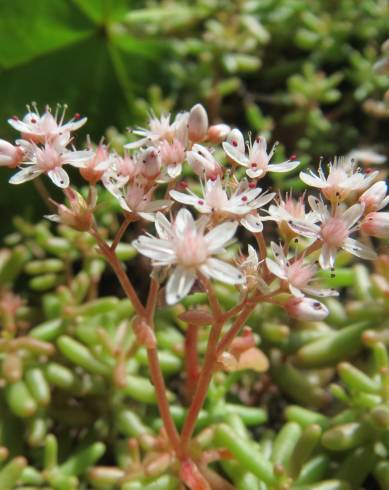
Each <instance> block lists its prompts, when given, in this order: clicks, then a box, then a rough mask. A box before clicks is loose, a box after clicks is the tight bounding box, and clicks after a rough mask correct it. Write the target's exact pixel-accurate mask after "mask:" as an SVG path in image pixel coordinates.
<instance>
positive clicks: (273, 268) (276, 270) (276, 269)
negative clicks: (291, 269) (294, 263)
mask: <svg viewBox="0 0 389 490" xmlns="http://www.w3.org/2000/svg"><path fill="white" fill-rule="evenodd" d="M266 265H267V268H268V269H269V271H270V272H271V273H272V274H274V275H275V276H277V277H279V278H280V279H286V278H287V276H286V274H285V272H284V270H283V269H282V268H281V267H280V266H279V265H278V264H276V263H275V262H274V261H273V260H271V259H269V258H268V257H267V258H266Z"/></svg>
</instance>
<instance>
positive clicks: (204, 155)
mask: <svg viewBox="0 0 389 490" xmlns="http://www.w3.org/2000/svg"><path fill="white" fill-rule="evenodd" d="M186 158H187V160H188V163H189V165H190V166H191V167H192V168H193V171H194V173H195V174H196V175H199V176H200V177H202V176H205V177H206V178H207V179H216V178H217V177H218V176H219V175H221V174H222V173H223V171H222V167H221V165H220V164H219V163H218V162H217V161H216V159H215V157H214V156H213V155H212V153H211V152H210V151H208V150H207V149H206V148H205V147H204V146H202V145H193V148H192V150H191V151H187V152H186Z"/></svg>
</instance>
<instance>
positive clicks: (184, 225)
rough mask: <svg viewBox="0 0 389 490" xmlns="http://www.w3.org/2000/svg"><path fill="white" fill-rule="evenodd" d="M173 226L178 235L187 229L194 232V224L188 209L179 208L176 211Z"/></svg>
mask: <svg viewBox="0 0 389 490" xmlns="http://www.w3.org/2000/svg"><path fill="white" fill-rule="evenodd" d="M174 227H175V230H176V233H177V234H179V235H181V234H183V233H185V231H187V230H192V231H194V232H195V231H196V225H195V222H194V219H193V216H192V215H191V213H190V211H188V210H187V209H186V208H181V209H180V210H179V211H178V213H177V216H176V219H175V220H174Z"/></svg>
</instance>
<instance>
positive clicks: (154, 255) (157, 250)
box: [132, 235, 176, 265]
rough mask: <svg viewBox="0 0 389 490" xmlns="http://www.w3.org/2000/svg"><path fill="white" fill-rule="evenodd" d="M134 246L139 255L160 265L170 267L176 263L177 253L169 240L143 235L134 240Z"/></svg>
mask: <svg viewBox="0 0 389 490" xmlns="http://www.w3.org/2000/svg"><path fill="white" fill-rule="evenodd" d="M132 245H133V247H134V248H135V249H136V250H138V252H139V253H141V254H142V255H145V256H146V257H148V258H149V259H151V260H153V261H154V262H158V264H165V265H168V264H172V263H174V261H175V258H176V253H175V251H174V250H173V247H172V243H171V242H170V241H169V240H161V239H159V238H154V237H149V236H145V235H142V236H140V237H139V238H138V239H136V240H134V241H133V242H132Z"/></svg>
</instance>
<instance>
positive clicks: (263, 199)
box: [250, 192, 276, 209]
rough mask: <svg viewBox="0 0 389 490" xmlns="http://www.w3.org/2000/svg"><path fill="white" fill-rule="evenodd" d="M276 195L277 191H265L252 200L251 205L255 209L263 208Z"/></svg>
mask: <svg viewBox="0 0 389 490" xmlns="http://www.w3.org/2000/svg"><path fill="white" fill-rule="evenodd" d="M275 195H276V193H275V192H269V193H268V192H264V193H263V194H262V195H261V196H259V197H258V198H257V199H255V201H252V202H251V203H250V205H251V206H252V207H253V208H255V209H258V208H261V207H262V206H265V205H266V204H267V203H269V202H270V201H271V200H272V199H273V198H274V196H275Z"/></svg>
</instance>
